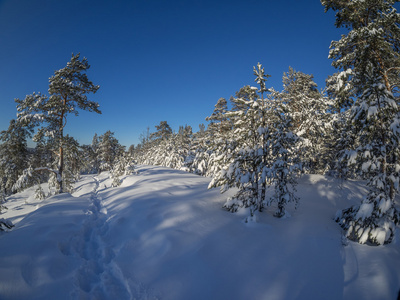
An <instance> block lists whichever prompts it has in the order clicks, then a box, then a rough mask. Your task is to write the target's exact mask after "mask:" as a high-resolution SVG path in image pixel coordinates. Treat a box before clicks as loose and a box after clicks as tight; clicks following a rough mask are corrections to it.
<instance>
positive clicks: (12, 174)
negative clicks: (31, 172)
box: [0, 120, 33, 194]
mask: <svg viewBox="0 0 400 300" xmlns="http://www.w3.org/2000/svg"><path fill="white" fill-rule="evenodd" d="M32 133H33V129H32V127H31V126H23V125H22V124H21V123H19V122H17V121H15V120H11V122H10V125H9V127H8V129H7V130H5V131H2V132H1V133H0V141H1V142H2V144H0V180H3V182H4V186H3V189H4V190H3V191H4V193H6V194H10V193H11V191H12V187H13V185H14V184H15V183H16V182H17V180H18V178H19V176H21V175H22V173H23V171H24V169H26V168H27V167H28V163H29V159H30V153H29V151H28V146H27V139H28V138H30V137H31V136H32Z"/></svg>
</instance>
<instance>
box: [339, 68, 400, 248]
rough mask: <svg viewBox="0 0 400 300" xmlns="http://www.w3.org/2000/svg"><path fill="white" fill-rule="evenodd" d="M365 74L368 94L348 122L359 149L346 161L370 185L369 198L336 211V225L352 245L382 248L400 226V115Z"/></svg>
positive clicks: (378, 81)
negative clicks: (398, 204)
mask: <svg viewBox="0 0 400 300" xmlns="http://www.w3.org/2000/svg"><path fill="white" fill-rule="evenodd" d="M367 72H368V73H366V74H364V76H366V77H368V81H367V82H366V89H365V90H364V93H363V95H361V97H359V98H358V99H357V101H356V103H355V104H354V106H353V108H352V110H351V116H350V118H351V121H352V125H353V130H354V131H355V132H356V135H355V136H356V142H355V144H357V145H359V146H358V147H355V148H351V149H348V150H347V151H346V154H345V155H346V156H345V157H344V160H346V161H347V164H348V165H350V166H353V167H354V169H355V170H357V171H358V172H359V173H360V174H361V175H362V176H363V177H364V178H366V179H367V180H368V182H367V186H368V195H367V196H366V197H365V199H364V200H363V201H362V203H361V205H356V206H353V207H350V208H348V209H345V210H343V211H339V212H338V214H337V215H336V220H337V221H338V222H339V224H340V225H341V226H342V227H343V228H344V229H345V230H346V236H347V237H348V238H350V239H351V240H356V241H358V242H359V243H361V244H364V243H366V242H369V243H372V244H377V245H381V244H384V243H388V242H390V241H391V240H392V238H393V235H394V231H395V224H399V222H400V211H399V210H398V209H396V208H395V203H394V199H395V195H396V191H398V190H399V178H400V176H399V175H400V115H399V109H398V106H397V104H396V101H395V99H394V97H393V94H392V93H391V92H389V91H388V90H387V89H386V86H385V84H384V82H383V80H382V77H380V76H379V74H377V72H376V71H375V70H374V66H373V65H372V64H371V65H370V67H369V68H368V69H367Z"/></svg>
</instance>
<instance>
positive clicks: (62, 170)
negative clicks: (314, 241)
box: [0, 0, 400, 245]
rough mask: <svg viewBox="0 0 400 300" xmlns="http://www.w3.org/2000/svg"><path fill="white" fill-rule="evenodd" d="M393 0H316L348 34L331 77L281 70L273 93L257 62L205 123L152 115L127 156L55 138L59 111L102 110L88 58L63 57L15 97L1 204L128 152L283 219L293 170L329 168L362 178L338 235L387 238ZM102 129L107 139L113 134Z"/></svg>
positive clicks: (394, 189)
mask: <svg viewBox="0 0 400 300" xmlns="http://www.w3.org/2000/svg"><path fill="white" fill-rule="evenodd" d="M396 2H398V1H394V0H365V1H342V0H322V1H321V3H322V4H323V5H324V6H325V11H328V10H330V9H332V10H333V11H335V12H336V22H335V25H336V26H337V27H345V28H347V29H348V30H349V32H348V34H347V35H343V36H342V37H341V39H340V40H339V41H333V42H332V43H331V47H330V52H329V57H330V58H331V59H332V60H333V63H332V65H333V66H334V67H336V68H337V69H339V72H338V73H336V74H333V75H332V76H329V78H327V80H326V87H325V89H324V90H322V91H320V90H318V88H317V85H316V84H315V82H314V81H313V76H312V75H307V74H304V73H302V72H300V71H296V70H294V69H292V68H289V71H288V72H286V73H284V76H283V79H282V81H283V88H282V90H281V91H276V90H275V89H273V88H272V87H268V86H267V79H268V77H269V75H267V74H265V71H264V68H263V67H262V66H261V65H260V64H258V65H257V66H256V67H254V76H255V82H256V86H255V87H254V86H252V85H246V86H244V87H242V88H241V89H239V90H238V91H237V92H236V93H235V96H234V97H231V98H230V99H229V101H227V100H226V99H223V98H221V99H219V100H218V102H217V103H216V105H215V109H214V111H213V112H212V114H211V115H210V116H209V117H208V118H207V119H206V120H207V121H208V122H209V124H208V126H207V128H206V127H205V126H204V125H201V126H200V128H199V130H198V131H197V132H196V133H193V131H192V128H191V127H190V126H182V127H180V129H179V131H178V132H177V133H174V132H173V131H172V129H171V127H170V126H169V125H168V123H167V122H166V121H162V122H160V124H159V125H158V126H156V131H155V132H152V133H150V131H149V130H148V131H147V132H146V133H145V134H143V135H142V137H141V142H140V144H139V145H137V146H136V148H135V147H131V148H130V149H129V151H124V150H123V149H122V148H121V147H118V146H116V147H115V148H113V149H114V150H112V151H111V152H110V153H108V150H106V148H104V149H103V148H102V146H100V145H101V144H102V143H103V140H105V139H106V135H107V133H106V134H104V135H103V136H101V137H99V139H98V142H96V138H95V139H94V142H93V143H92V145H91V146H87V147H79V145H78V143H77V142H76V140H74V139H73V138H72V137H70V136H68V135H64V133H63V129H64V127H65V125H66V118H67V116H68V115H70V114H74V115H77V114H78V112H77V109H81V110H87V111H91V112H96V113H101V112H100V110H99V105H98V104H97V103H96V102H93V101H90V100H88V98H87V95H88V94H91V93H95V92H96V91H97V89H98V88H99V87H98V86H96V85H94V84H93V83H92V82H91V81H89V80H88V78H87V77H86V73H85V72H86V70H87V69H88V68H89V65H88V63H87V61H86V59H82V60H81V59H80V57H79V55H75V56H74V55H73V56H72V58H71V61H70V62H69V63H68V64H67V66H66V67H65V68H63V69H61V70H59V71H56V72H55V74H54V76H52V77H51V78H50V80H49V96H45V95H41V94H32V95H28V96H27V97H26V98H25V99H24V100H19V99H17V100H16V102H17V110H18V118H17V119H16V120H15V121H12V122H11V123H10V127H9V129H8V130H7V131H4V132H2V134H1V141H2V142H3V144H2V145H1V148H0V151H1V152H0V178H1V182H0V185H1V186H0V188H1V191H2V195H3V196H2V199H4V195H5V194H8V193H10V192H12V190H14V191H15V190H18V189H20V188H22V187H23V186H28V185H29V184H33V183H32V182H31V181H32V180H33V181H35V180H36V182H38V183H39V182H44V181H46V180H47V181H48V182H49V184H50V186H54V187H55V189H57V192H59V193H61V192H65V191H70V189H71V186H72V185H71V184H72V182H73V181H74V180H75V179H76V176H78V175H79V174H80V173H81V172H98V171H102V170H110V171H111V174H112V176H113V177H114V178H116V179H115V181H114V184H115V185H117V184H118V183H119V179H118V176H120V175H119V174H122V173H123V172H129V170H131V168H132V164H131V163H132V157H133V159H134V160H136V162H137V163H140V164H154V165H161V166H166V167H171V168H175V169H181V170H186V171H189V172H193V173H195V174H199V175H203V176H210V177H212V179H211V182H210V185H209V187H210V188H212V187H221V190H222V191H226V190H228V189H230V188H232V187H235V188H237V193H236V194H235V195H234V196H233V197H232V198H230V199H228V201H227V202H226V204H225V207H226V208H227V209H228V210H230V211H232V212H235V211H237V210H238V209H239V208H245V209H247V210H248V211H249V216H248V218H247V221H251V220H254V219H256V217H257V213H258V212H260V211H262V210H263V209H264V208H265V207H266V206H269V205H271V204H272V203H276V204H277V211H276V212H275V216H277V217H283V216H285V214H286V209H285V207H286V205H287V203H289V202H294V203H297V202H298V201H299V199H298V198H297V197H296V193H295V186H296V178H297V176H298V175H299V174H301V173H319V174H326V173H330V174H332V175H335V176H340V177H343V178H348V177H351V178H363V179H365V180H366V181H367V187H368V193H367V195H366V196H365V198H364V199H363V200H362V202H361V203H360V204H358V205H355V206H352V207H349V208H345V209H343V210H341V211H339V212H338V213H337V215H336V218H335V219H336V221H337V222H338V223H339V224H340V226H341V227H342V228H343V229H344V232H345V236H346V237H347V238H349V239H351V240H355V241H358V242H360V243H369V244H374V245H379V244H384V243H389V242H391V241H392V239H393V236H394V232H395V226H396V225H398V224H399V223H400V212H399V209H398V208H397V207H396V205H395V198H396V195H398V193H399V191H400V97H399V88H400V56H399V49H400V26H399V25H400V14H398V13H397V11H396V9H395V8H394V4H395V3H396ZM34 132H35V134H34V135H33V133H34ZM31 136H33V139H34V141H35V142H36V143H37V146H36V149H35V151H34V152H30V151H29V149H28V148H27V147H26V140H27V138H30V137H31ZM108 136H109V139H111V140H112V138H111V137H112V134H111V133H108ZM107 147H109V146H107ZM110 147H111V146H110ZM96 149H97V150H96ZM107 149H108V148H107ZM110 149H111V148H110ZM79 151H82V152H79ZM106 153H107V154H106ZM42 172H43V173H42ZM32 174H35V176H32ZM32 178H34V179H32ZM30 180H31V181H30ZM268 186H273V188H274V193H273V195H272V197H269V196H267V193H266V189H267V187H268ZM40 195H41V192H40V190H39V191H38V197H40ZM2 201H3V200H2ZM0 223H1V222H0Z"/></svg>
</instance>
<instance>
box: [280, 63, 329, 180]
mask: <svg viewBox="0 0 400 300" xmlns="http://www.w3.org/2000/svg"><path fill="white" fill-rule="evenodd" d="M282 82H283V91H282V92H281V93H279V94H277V95H276V97H277V98H279V99H280V100H281V102H282V103H286V104H287V105H288V109H289V110H290V114H291V116H292V119H293V120H292V122H291V123H292V127H291V128H290V130H291V131H293V133H294V134H295V135H297V136H298V137H300V138H301V139H300V140H299V142H300V143H299V147H300V148H301V149H299V156H300V160H301V161H302V163H303V167H304V170H305V171H308V172H310V173H323V172H324V170H325V169H326V168H327V164H328V162H327V161H325V160H324V156H323V154H325V153H326V152H327V149H326V144H325V137H326V136H327V133H328V129H329V127H328V126H327V125H328V124H329V115H328V114H327V109H328V101H327V99H326V98H325V97H323V96H322V94H321V92H319V91H318V89H317V84H316V83H315V82H314V81H313V75H308V74H304V73H303V72H300V71H295V70H294V69H293V68H291V67H289V71H288V72H287V73H284V74H283V78H282ZM281 105H282V104H281Z"/></svg>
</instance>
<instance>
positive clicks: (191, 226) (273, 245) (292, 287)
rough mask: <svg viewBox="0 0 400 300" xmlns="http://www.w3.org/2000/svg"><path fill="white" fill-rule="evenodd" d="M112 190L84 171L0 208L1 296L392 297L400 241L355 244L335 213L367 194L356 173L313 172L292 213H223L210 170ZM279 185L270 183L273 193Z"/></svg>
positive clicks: (157, 170)
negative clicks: (345, 177)
mask: <svg viewBox="0 0 400 300" xmlns="http://www.w3.org/2000/svg"><path fill="white" fill-rule="evenodd" d="M137 170H138V172H139V173H138V175H132V176H127V177H125V178H124V179H123V183H122V185H121V186H120V187H117V188H112V187H111V181H110V179H108V174H106V173H102V174H100V175H99V176H92V175H88V176H84V177H83V178H82V180H81V181H80V182H78V183H77V184H76V191H75V193H74V194H72V195H69V194H62V195H58V196H54V197H51V198H48V199H46V200H44V201H42V202H38V201H36V200H34V199H33V194H34V188H31V189H28V190H26V191H24V192H23V193H20V194H16V195H14V196H12V197H10V198H9V200H8V202H7V203H6V206H7V207H8V210H7V211H6V212H5V213H4V214H2V215H1V217H4V218H6V219H9V220H11V221H12V222H13V223H14V224H15V225H16V226H15V227H14V228H13V230H12V231H11V232H6V233H0V299H174V300H177V299H182V300H183V299H307V300H308V299H335V300H336V299H371V300H372V299H374V300H376V299H396V297H397V293H398V291H399V289H400V243H399V230H398V229H397V232H396V236H395V239H394V241H393V243H392V244H390V245H385V246H379V247H369V246H366V245H359V244H356V243H352V242H349V243H348V245H347V246H343V244H342V239H341V230H340V227H339V225H338V224H336V223H335V222H334V221H333V217H334V215H335V213H336V211H337V210H338V209H340V208H345V207H348V206H349V205H352V204H354V203H358V202H359V201H360V199H361V197H362V196H363V195H364V193H365V189H364V187H363V184H362V183H360V182H357V181H347V182H341V181H339V180H336V179H333V178H329V177H325V176H319V175H305V176H303V177H302V178H301V180H300V182H299V185H298V187H297V190H298V193H297V194H298V196H300V205H299V207H298V209H297V210H294V208H293V207H289V212H290V214H291V217H290V218H286V219H277V218H274V217H273V216H272V214H273V212H274V208H273V207H271V209H270V210H268V211H265V212H263V213H261V214H260V215H259V216H258V222H257V223H248V224H245V223H243V222H242V220H243V219H244V217H245V212H239V213H236V214H232V213H229V212H227V211H225V210H224V209H222V205H223V204H224V202H225V200H226V198H227V197H228V196H229V193H225V194H223V195H221V194H219V191H218V190H215V189H214V190H207V185H208V183H209V179H208V178H204V177H199V176H196V175H193V174H189V173H185V172H181V171H177V170H172V169H167V168H162V167H154V166H140V167H138V168H137ZM270 192H272V188H271V191H270Z"/></svg>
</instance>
